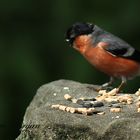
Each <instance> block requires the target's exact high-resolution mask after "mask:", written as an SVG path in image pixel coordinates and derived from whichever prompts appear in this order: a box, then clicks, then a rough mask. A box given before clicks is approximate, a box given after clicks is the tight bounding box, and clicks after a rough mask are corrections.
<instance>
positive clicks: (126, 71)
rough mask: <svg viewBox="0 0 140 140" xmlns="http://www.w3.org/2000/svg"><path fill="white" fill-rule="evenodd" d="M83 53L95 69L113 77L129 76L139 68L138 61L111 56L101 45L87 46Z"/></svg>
mask: <svg viewBox="0 0 140 140" xmlns="http://www.w3.org/2000/svg"><path fill="white" fill-rule="evenodd" d="M83 55H84V57H85V58H86V59H87V60H88V61H89V62H90V63H91V64H92V65H94V66H95V67H96V68H97V69H99V70H100V71H103V72H104V73H106V74H108V75H110V76H114V77H121V76H125V77H131V76H134V75H135V74H137V73H138V71H139V69H140V65H139V63H137V62H135V61H133V60H129V59H125V58H121V57H116V56H113V55H111V54H109V53H108V52H106V51H105V50H104V49H103V48H101V47H89V48H88V49H87V51H86V52H85V53H84V54H83Z"/></svg>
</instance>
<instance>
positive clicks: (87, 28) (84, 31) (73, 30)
mask: <svg viewBox="0 0 140 140" xmlns="http://www.w3.org/2000/svg"><path fill="white" fill-rule="evenodd" d="M93 31H94V25H93V24H91V23H79V22H78V23H75V24H73V25H72V26H71V27H70V28H69V29H68V30H67V32H66V41H67V42H69V43H70V44H72V43H73V41H74V39H75V38H76V37H77V36H79V35H88V34H90V33H92V32H93Z"/></svg>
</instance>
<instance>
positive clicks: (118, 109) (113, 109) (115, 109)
mask: <svg viewBox="0 0 140 140" xmlns="http://www.w3.org/2000/svg"><path fill="white" fill-rule="evenodd" d="M121 111H122V110H121V108H111V109H110V112H116V113H117V112H121Z"/></svg>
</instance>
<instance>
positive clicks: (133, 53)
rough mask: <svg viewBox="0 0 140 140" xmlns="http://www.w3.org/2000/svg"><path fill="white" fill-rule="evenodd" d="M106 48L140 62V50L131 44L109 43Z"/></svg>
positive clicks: (120, 55) (115, 53) (117, 54)
mask: <svg viewBox="0 0 140 140" xmlns="http://www.w3.org/2000/svg"><path fill="white" fill-rule="evenodd" d="M104 49H105V50H106V51H108V52H109V53H111V54H113V55H116V56H119V57H123V58H127V59H131V60H135V61H137V62H140V51H138V50H136V49H134V48H133V47H131V46H116V45H109V46H108V47H105V48H104Z"/></svg>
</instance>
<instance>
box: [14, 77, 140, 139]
mask: <svg viewBox="0 0 140 140" xmlns="http://www.w3.org/2000/svg"><path fill="white" fill-rule="evenodd" d="M92 86H93V85H88V84H81V83H78V82H74V81H69V80H58V81H54V82H51V83H48V84H46V85H43V86H42V87H41V88H39V90H38V91H37V94H36V95H35V97H34V98H33V100H32V102H31V103H30V105H29V107H28V108H27V110H26V113H25V116H24V120H23V124H22V128H21V134H20V135H19V136H18V138H17V140H32V139H33V140H140V113H137V112H136V106H135V105H134V104H132V105H124V106H123V112H121V113H111V112H109V109H110V107H108V105H105V106H103V107H100V108H98V109H99V110H101V111H102V110H103V111H105V115H97V114H93V115H91V116H86V115H82V114H71V113H68V112H64V111H61V110H56V109H52V108H51V105H52V104H63V105H68V106H71V107H77V106H78V105H77V104H73V103H71V102H70V101H67V100H65V99H64V95H65V94H70V95H71V96H74V97H75V98H80V97H87V98H88V97H95V96H97V94H98V93H97V92H95V91H94V90H93V89H92V88H91V87H92ZM89 87H90V88H89Z"/></svg>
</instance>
